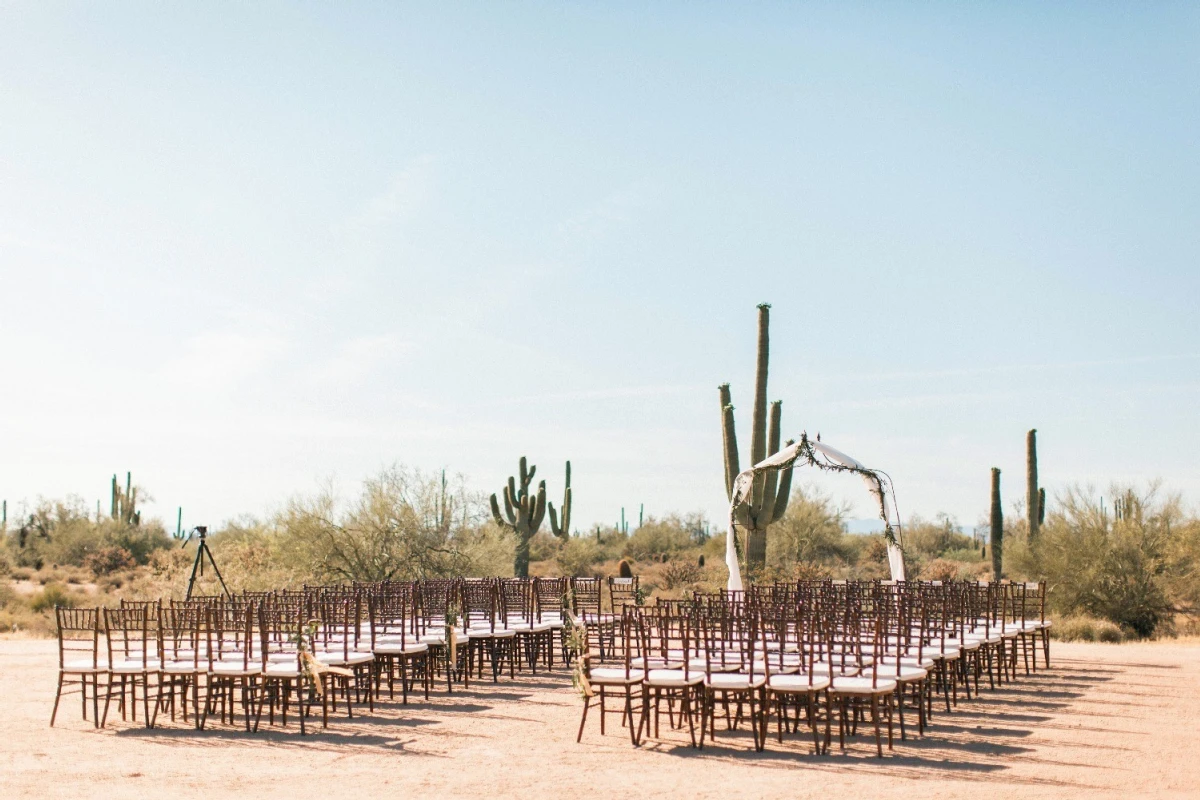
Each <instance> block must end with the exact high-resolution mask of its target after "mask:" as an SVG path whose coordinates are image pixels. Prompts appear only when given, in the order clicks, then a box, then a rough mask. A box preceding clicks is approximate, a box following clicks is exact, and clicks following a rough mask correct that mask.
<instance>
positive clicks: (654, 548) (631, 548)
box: [624, 514, 694, 561]
mask: <svg viewBox="0 0 1200 800" xmlns="http://www.w3.org/2000/svg"><path fill="white" fill-rule="evenodd" d="M693 546H694V545H693V539H692V532H691V531H690V530H689V529H688V527H687V523H685V521H684V520H683V519H682V518H680V517H679V516H677V515H674V514H672V515H670V516H667V517H664V518H662V519H656V518H654V517H650V518H649V519H648V520H646V522H645V523H644V524H643V525H642V526H641V527H640V528H638V529H637V530H636V531H635V532H634V533H633V535H631V536H630V537H629V540H628V541H627V542H625V549H624V555H626V556H629V557H631V558H634V559H637V560H638V561H650V560H654V561H662V556H664V555H668V556H670V555H673V554H675V553H679V552H681V551H683V550H687V549H689V548H691V547H693Z"/></svg>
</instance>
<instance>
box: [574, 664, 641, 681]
mask: <svg viewBox="0 0 1200 800" xmlns="http://www.w3.org/2000/svg"><path fill="white" fill-rule="evenodd" d="M644 675H645V673H643V672H642V671H641V670H640V669H633V668H630V670H629V677H626V676H625V668H624V667H593V668H592V670H591V671H590V672H589V673H588V677H589V679H590V680H591V682H592V683H595V684H598V685H604V686H610V685H615V686H624V685H626V684H634V683H641V682H642V678H643V676H644Z"/></svg>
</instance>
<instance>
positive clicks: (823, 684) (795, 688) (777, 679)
mask: <svg viewBox="0 0 1200 800" xmlns="http://www.w3.org/2000/svg"><path fill="white" fill-rule="evenodd" d="M829 684H830V680H829V678H827V677H824V676H821V675H772V676H771V680H770V681H768V682H767V688H768V689H771V690H774V691H779V692H819V691H821V690H823V689H828V688H829Z"/></svg>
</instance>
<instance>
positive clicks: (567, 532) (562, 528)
mask: <svg viewBox="0 0 1200 800" xmlns="http://www.w3.org/2000/svg"><path fill="white" fill-rule="evenodd" d="M548 505H549V508H550V530H551V531H553V532H554V535H555V536H557V537H558V538H560V539H562V540H564V541H565V540H567V539H569V538H571V462H570V461H568V462H567V488H565V489H563V502H562V524H561V525H560V524H559V521H558V514H556V513H555V511H554V503H549V504H548Z"/></svg>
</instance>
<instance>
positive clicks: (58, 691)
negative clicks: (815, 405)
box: [50, 672, 87, 728]
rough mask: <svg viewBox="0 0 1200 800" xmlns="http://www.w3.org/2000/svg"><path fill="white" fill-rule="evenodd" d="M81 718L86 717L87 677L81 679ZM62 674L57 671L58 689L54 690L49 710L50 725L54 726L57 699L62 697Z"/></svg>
mask: <svg viewBox="0 0 1200 800" xmlns="http://www.w3.org/2000/svg"><path fill="white" fill-rule="evenodd" d="M83 686H84V690H83V718H84V719H87V678H86V677H84V679H83ZM62 687H63V674H62V673H61V672H59V673H58V689H56V690H55V692H54V709H53V710H52V711H51V712H50V727H51V728H53V727H54V718H55V717H57V716H58V701H59V700H61V699H62Z"/></svg>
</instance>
